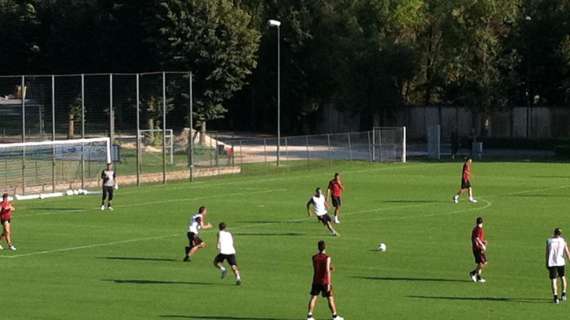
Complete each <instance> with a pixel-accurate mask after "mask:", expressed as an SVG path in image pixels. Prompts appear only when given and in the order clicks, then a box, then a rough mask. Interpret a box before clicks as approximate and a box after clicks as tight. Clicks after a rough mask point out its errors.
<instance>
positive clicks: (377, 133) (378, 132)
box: [371, 126, 407, 163]
mask: <svg viewBox="0 0 570 320" xmlns="http://www.w3.org/2000/svg"><path fill="white" fill-rule="evenodd" d="M387 130H391V131H393V132H398V133H399V134H400V141H394V142H391V143H385V142H384V141H383V140H382V131H387ZM371 145H372V150H371V158H372V161H380V162H382V161H386V159H384V158H383V157H382V151H383V150H384V149H386V148H393V149H394V150H395V151H399V154H398V155H397V156H399V158H400V159H401V162H402V163H406V161H407V150H406V148H407V145H406V126H402V127H373V128H372V141H371ZM397 156H396V157H395V158H398V157H397Z"/></svg>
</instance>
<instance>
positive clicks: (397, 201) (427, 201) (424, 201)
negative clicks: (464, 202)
mask: <svg viewBox="0 0 570 320" xmlns="http://www.w3.org/2000/svg"><path fill="white" fill-rule="evenodd" d="M382 202H384V203H439V202H449V201H434V200H413V199H412V200H384V201H382Z"/></svg>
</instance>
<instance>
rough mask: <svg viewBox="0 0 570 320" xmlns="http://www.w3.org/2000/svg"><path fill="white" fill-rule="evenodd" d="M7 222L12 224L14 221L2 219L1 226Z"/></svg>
mask: <svg viewBox="0 0 570 320" xmlns="http://www.w3.org/2000/svg"><path fill="white" fill-rule="evenodd" d="M6 222H7V223H11V222H12V221H11V220H10V219H6V220H4V219H0V225H4V224H5V223H6Z"/></svg>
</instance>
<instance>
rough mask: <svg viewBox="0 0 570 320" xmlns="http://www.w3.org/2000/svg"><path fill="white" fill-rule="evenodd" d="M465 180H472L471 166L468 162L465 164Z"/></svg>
mask: <svg viewBox="0 0 570 320" xmlns="http://www.w3.org/2000/svg"><path fill="white" fill-rule="evenodd" d="M463 180H465V181H469V180H471V166H470V165H469V164H467V163H465V164H464V165H463Z"/></svg>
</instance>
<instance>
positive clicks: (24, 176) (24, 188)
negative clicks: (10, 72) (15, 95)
mask: <svg viewBox="0 0 570 320" xmlns="http://www.w3.org/2000/svg"><path fill="white" fill-rule="evenodd" d="M20 95H21V98H22V143H24V142H26V78H25V77H24V76H22V83H21V88H20ZM25 193H26V147H25V146H22V194H25Z"/></svg>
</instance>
